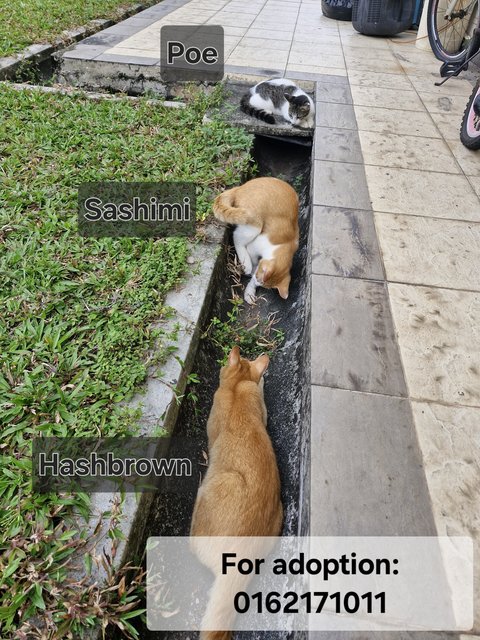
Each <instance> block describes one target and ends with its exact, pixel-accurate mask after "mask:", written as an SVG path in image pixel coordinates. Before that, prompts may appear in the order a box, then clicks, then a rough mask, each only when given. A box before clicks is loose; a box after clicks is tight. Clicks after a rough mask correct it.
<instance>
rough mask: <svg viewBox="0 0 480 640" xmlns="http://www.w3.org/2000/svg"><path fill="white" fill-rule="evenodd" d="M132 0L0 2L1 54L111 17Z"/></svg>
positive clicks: (4, 54)
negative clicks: (91, 21) (99, 19)
mask: <svg viewBox="0 0 480 640" xmlns="http://www.w3.org/2000/svg"><path fill="white" fill-rule="evenodd" d="M135 4H138V2H135V1H134V0H81V2H79V0H9V2H2V3H1V4H0V56H7V55H12V54H13V53H17V52H18V51H21V50H22V49H24V48H25V47H26V46H28V45H30V44H37V43H42V42H52V41H53V40H55V38H57V37H58V36H60V34H61V32H62V31H63V30H64V29H72V28H74V27H81V26H83V25H84V24H86V23H87V22H89V20H94V19H97V18H113V17H115V16H116V15H118V10H119V9H120V8H128V7H131V6H133V5H135Z"/></svg>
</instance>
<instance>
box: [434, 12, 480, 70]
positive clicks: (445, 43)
mask: <svg viewBox="0 0 480 640" xmlns="http://www.w3.org/2000/svg"><path fill="white" fill-rule="evenodd" d="M440 2H441V0H429V2H428V9H427V12H428V13H427V32H428V40H429V42H430V46H431V48H432V51H433V53H434V54H435V57H436V58H438V59H439V60H441V61H442V62H458V61H460V60H461V59H462V57H463V56H464V54H465V51H466V49H467V47H468V38H464V37H462V32H463V31H464V28H465V27H466V26H468V25H469V22H470V20H472V18H473V17H475V15H476V16H477V17H478V0H458V1H457V4H456V5H455V9H456V10H457V8H458V10H461V11H466V12H467V13H466V15H465V16H464V17H463V18H462V19H459V18H458V19H453V20H452V21H450V23H448V22H446V21H445V17H444V13H445V12H444V10H442V9H439V4H440ZM439 21H441V23H442V28H441V29H439ZM464 21H465V22H464ZM462 23H463V24H462ZM460 27H461V29H460Z"/></svg>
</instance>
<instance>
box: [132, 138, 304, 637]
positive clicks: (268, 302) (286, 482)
mask: <svg viewBox="0 0 480 640" xmlns="http://www.w3.org/2000/svg"><path fill="white" fill-rule="evenodd" d="M310 154H311V147H310V146H308V145H304V144H294V143H292V142H286V141H284V140H275V139H273V138H267V137H264V136H256V138H255V142H254V147H253V157H254V159H255V161H256V164H257V166H258V170H259V173H258V175H269V176H275V177H280V178H282V179H284V180H286V181H287V182H290V183H292V184H294V185H295V188H296V190H297V193H298V194H299V197H300V218H299V224H300V247H299V250H298V251H297V253H296V255H295V259H294V264H293V269H292V284H291V287H290V294H289V298H288V300H282V299H281V298H280V296H278V294H277V292H276V291H270V290H268V291H267V290H262V299H259V301H258V303H257V305H256V306H255V307H253V308H250V307H249V308H246V307H247V305H243V308H242V310H241V312H240V317H239V320H240V322H241V324H242V325H244V326H245V327H246V328H248V327H249V326H251V325H252V323H255V322H258V321H259V320H261V319H267V318H269V317H271V315H272V314H275V317H276V319H277V321H278V323H277V324H276V325H275V327H276V329H278V330H280V331H282V333H283V334H284V341H283V344H282V346H281V347H280V348H279V349H278V350H277V351H276V352H275V353H274V355H273V356H272V359H271V362H270V366H269V368H268V370H267V374H266V376H265V401H266V404H267V409H268V431H269V434H270V437H271V439H272V442H273V445H274V448H275V452H276V455H277V460H278V466H279V469H280V475H281V482H282V502H283V505H284V514H285V516H284V523H283V531H282V535H285V536H293V535H299V534H303V535H306V534H307V533H308V529H309V522H308V507H309V499H308V479H309V475H308V474H309V449H310V440H309V437H310V424H309V413H310V412H309V407H310V398H309V389H310V385H309V344H308V337H309V315H310V312H309V308H310V303H309V297H310V291H309V277H308V273H307V265H308V259H309V254H310V250H309V229H310ZM232 252H233V249H232V248H231V246H230V247H229V246H228V245H226V246H224V249H223V250H222V253H221V255H220V256H219V259H218V262H217V272H216V276H215V293H214V296H213V300H212V303H211V309H210V313H209V314H208V319H207V321H206V322H205V325H204V327H203V331H202V333H203V332H204V331H205V330H206V329H207V327H208V325H209V323H210V320H211V318H213V317H217V318H220V319H225V318H226V314H227V313H228V311H229V309H231V306H232V305H231V302H230V298H231V287H232V281H231V276H230V274H229V270H228V267H227V260H228V256H229V255H231V254H232ZM242 282H243V278H242ZM259 293H260V292H259ZM220 357H221V352H220V349H219V348H218V347H216V346H215V345H214V344H213V343H212V341H211V340H209V339H208V337H204V338H202V340H201V341H200V345H199V348H198V351H197V354H196V358H195V362H194V364H193V369H192V370H193V371H194V372H197V373H198V375H199V378H200V384H198V385H194V386H195V389H194V391H195V394H196V395H197V396H198V400H197V401H195V400H192V399H189V397H188V396H189V393H188V391H189V390H188V388H187V391H186V394H185V400H184V401H183V403H182V406H181V408H180V413H179V417H178V419H177V423H176V427H175V430H174V433H173V435H174V436H180V437H189V436H195V437H197V438H198V436H199V434H200V438H199V439H198V442H199V447H198V451H197V455H198V457H199V459H201V458H202V455H203V454H202V450H204V451H207V437H206V422H207V418H208V414H209V411H210V407H211V404H212V399H213V394H214V392H215V391H216V389H217V387H218V375H219V370H220V364H219V363H218V360H219V359H220ZM195 496H196V490H193V491H192V492H190V493H184V494H181V495H178V494H168V493H162V492H161V491H160V492H159V493H158V495H156V496H155V498H154V499H153V503H152V505H151V509H150V514H149V516H148V517H147V518H146V521H147V522H148V525H147V528H146V530H145V532H144V539H143V540H142V541H141V542H140V547H139V548H144V546H145V544H146V540H147V538H148V536H186V535H188V534H189V529H190V520H191V515H192V510H193V505H194V502H195ZM140 631H141V633H140V637H141V638H142V639H144V640H160V639H161V638H170V640H186V639H187V638H188V637H189V634H188V633H186V632H185V633H183V632H177V633H173V632H168V633H166V632H155V631H149V630H148V629H147V628H145V627H142V628H141V630H140ZM190 635H191V634H190ZM270 635H272V634H268V636H270ZM257 636H258V634H257V633H254V632H251V633H248V634H246V633H243V634H242V637H245V638H247V637H248V638H254V637H257ZM262 637H267V635H266V634H264V633H262ZM272 637H273V636H272ZM275 637H278V634H275Z"/></svg>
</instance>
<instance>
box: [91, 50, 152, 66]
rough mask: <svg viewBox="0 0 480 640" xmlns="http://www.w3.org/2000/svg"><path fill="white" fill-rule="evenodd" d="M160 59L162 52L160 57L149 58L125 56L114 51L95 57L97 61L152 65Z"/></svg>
mask: <svg viewBox="0 0 480 640" xmlns="http://www.w3.org/2000/svg"><path fill="white" fill-rule="evenodd" d="M159 60H160V52H159V55H158V58H147V57H145V58H144V57H142V56H133V55H132V56H124V55H115V54H113V53H102V54H101V55H99V56H98V57H97V58H95V62H118V63H120V64H138V65H139V66H147V67H151V66H154V65H157V64H158V63H159Z"/></svg>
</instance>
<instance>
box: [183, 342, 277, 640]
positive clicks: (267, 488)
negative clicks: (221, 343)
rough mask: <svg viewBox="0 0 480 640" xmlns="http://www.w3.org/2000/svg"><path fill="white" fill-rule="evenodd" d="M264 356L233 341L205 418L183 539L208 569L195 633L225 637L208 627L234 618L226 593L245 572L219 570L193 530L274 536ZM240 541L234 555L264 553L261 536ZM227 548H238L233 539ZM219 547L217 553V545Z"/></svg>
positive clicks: (214, 639) (217, 639)
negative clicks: (233, 574) (202, 465)
mask: <svg viewBox="0 0 480 640" xmlns="http://www.w3.org/2000/svg"><path fill="white" fill-rule="evenodd" d="M268 362H269V359H268V356H267V355H263V356H260V357H259V358H257V359H256V360H254V361H253V362H250V361H248V360H245V359H244V358H240V351H239V348H238V347H234V348H233V349H232V351H231V353H230V356H229V358H228V364H227V365H226V366H225V367H222V369H221V371H220V386H219V388H218V390H217V392H216V393H215V396H214V400H213V406H212V410H211V412H210V416H209V418H208V423H207V433H208V449H209V467H208V470H207V473H206V474H205V478H204V480H203V483H202V485H201V487H200V489H199V491H198V495H197V500H196V502H195V508H194V511H193V517H192V525H191V529H190V535H191V536H192V540H191V547H192V549H193V551H194V553H195V554H196V555H197V557H198V558H199V560H200V562H201V563H202V564H204V565H205V566H207V567H208V568H209V569H210V570H211V571H212V572H213V574H214V575H215V582H214V584H213V588H212V591H211V594H210V599H209V602H208V606H207V611H206V613H205V616H204V618H203V621H202V632H201V635H200V637H201V638H202V640H228V639H229V638H230V637H231V632H230V631H212V628H213V629H215V628H216V627H215V622H214V621H215V620H218V619H219V616H220V617H221V619H223V620H227V621H228V622H229V623H231V622H232V621H233V620H234V617H235V612H234V610H233V596H234V594H235V593H236V592H238V591H241V590H242V589H244V588H245V586H246V583H248V580H249V577H248V576H242V577H241V579H240V583H238V582H237V584H234V583H232V581H230V579H228V580H227V578H226V576H223V575H221V567H220V565H219V555H218V553H214V550H213V546H212V545H210V544H209V543H208V541H206V540H199V539H195V536H278V535H279V534H280V531H281V527H282V519H283V509H282V503H281V500H280V477H279V473H278V467H277V462H276V458H275V453H274V451H273V447H272V443H271V441H270V437H269V435H268V433H267V430H266V426H267V410H266V407H265V402H264V399H263V374H264V372H265V370H266V368H267V367H268ZM251 542H252V541H250V543H249V542H248V540H247V541H246V542H245V547H244V549H243V556H242V557H249V556H250V557H254V556H253V555H252V554H255V553H258V554H260V555H259V556H257V557H262V555H261V554H268V552H269V551H270V547H269V545H268V541H266V543H263V542H260V543H259V544H260V545H261V546H260V547H259V546H258V545H257V548H255V549H254V548H253V544H252V543H251ZM235 550H236V551H237V552H238V551H239V547H238V546H236V547H235ZM225 551H226V549H225V550H223V549H222V553H223V552H225Z"/></svg>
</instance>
